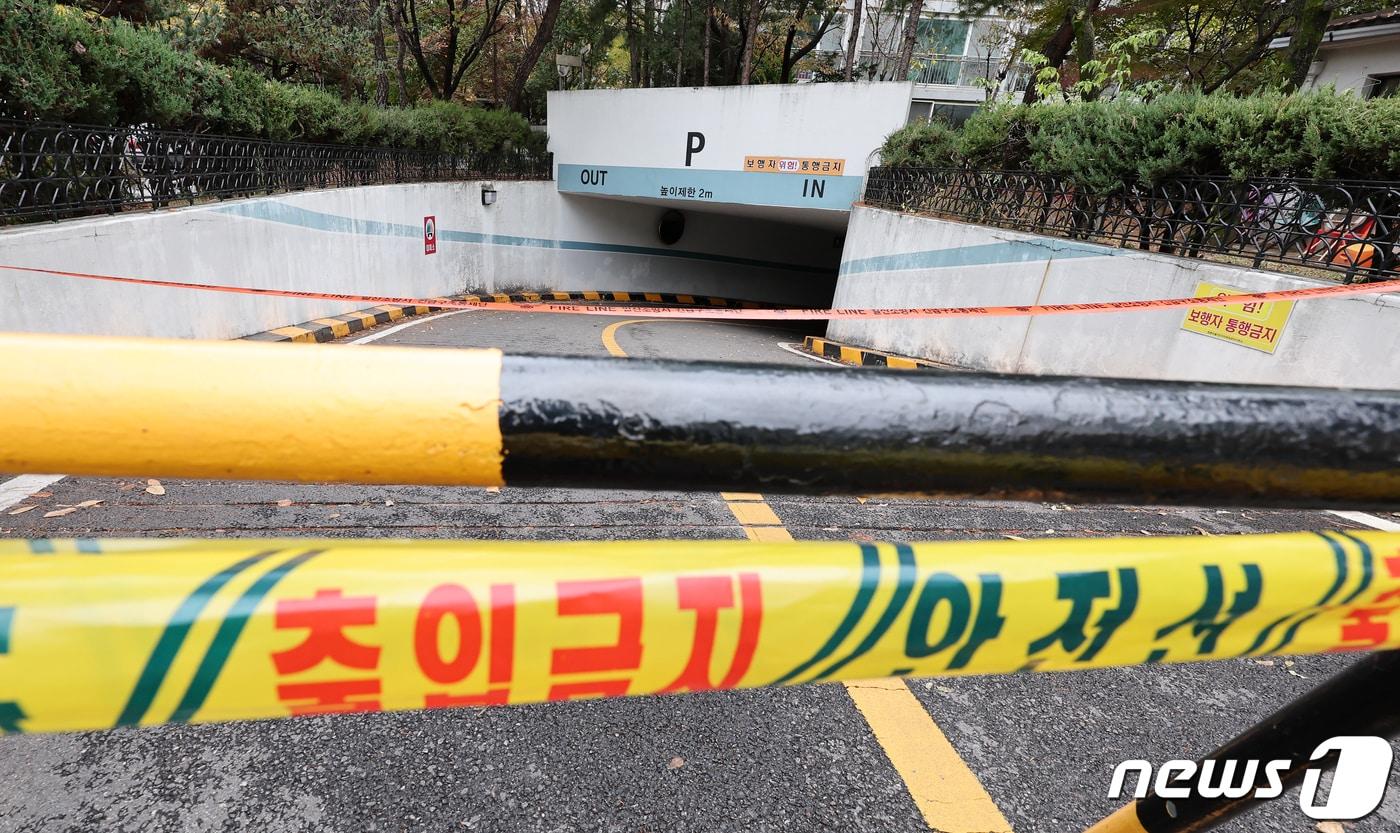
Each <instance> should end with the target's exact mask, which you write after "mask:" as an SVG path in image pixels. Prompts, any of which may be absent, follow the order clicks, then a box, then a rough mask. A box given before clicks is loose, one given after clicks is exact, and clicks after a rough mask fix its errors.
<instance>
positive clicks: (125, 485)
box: [117, 483, 136, 492]
mask: <svg viewBox="0 0 1400 833" xmlns="http://www.w3.org/2000/svg"><path fill="white" fill-rule="evenodd" d="M135 488H136V484H135V483H123V484H122V485H120V486H118V487H117V491H119V492H129V491H131V490H132V489H135Z"/></svg>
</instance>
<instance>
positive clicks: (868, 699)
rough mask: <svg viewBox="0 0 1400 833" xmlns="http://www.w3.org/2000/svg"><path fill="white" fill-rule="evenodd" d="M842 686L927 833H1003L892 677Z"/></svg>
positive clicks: (954, 755)
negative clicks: (930, 832)
mask: <svg viewBox="0 0 1400 833" xmlns="http://www.w3.org/2000/svg"><path fill="white" fill-rule="evenodd" d="M661 320H666V319H661ZM648 321H649V319H645V318H633V319H629V320H627V321H618V322H617V323H615V324H609V325H608V326H607V327H605V328H604V329H603V334H602V339H603V346H604V347H606V348H608V353H610V354H611V355H613V356H617V357H619V358H626V357H627V352H626V351H625V350H623V349H622V347H621V346H619V345H618V343H617V331H618V329H620V328H621V327H624V326H626V325H628V324H638V323H643V322H648ZM719 496H720V497H722V498H724V502H725V505H726V506H728V507H729V511H730V513H731V514H733V515H734V520H736V521H738V522H739V528H740V529H742V530H744V536H745V537H746V538H748V539H749V540H750V541H791V540H793V538H792V533H791V532H788V530H787V527H786V526H784V525H783V520H782V518H779V517H778V513H776V512H774V511H773V507H771V506H769V505H768V502H767V501H765V500H764V498H763V495H761V494H759V493H758V492H720V493H719ZM845 685H846V693H847V694H849V695H850V696H851V700H853V701H854V702H855V705H856V709H858V710H859V711H860V713H861V715H863V716H864V717H865V722H866V723H867V724H869V725H870V730H871V732H872V733H874V735H875V740H876V741H878V742H879V744H880V748H881V749H883V750H885V756H886V757H888V758H889V759H890V764H891V765H892V766H893V767H894V770H895V772H896V773H898V774H899V777H900V780H902V781H903V782H904V787H905V789H907V790H908V791H909V796H910V798H912V799H914V805H915V806H916V807H918V808H919V813H920V814H921V815H922V816H923V817H924V822H925V823H926V824H928V826H929V828H930V829H931V830H935V831H938V833H1011V825H1010V823H1008V822H1007V820H1006V817H1005V816H1003V815H1002V814H1001V811H1000V810H998V809H997V805H996V802H994V801H993V800H992V797H991V796H990V795H989V794H988V793H987V790H986V788H985V787H983V786H982V782H981V781H979V780H978V779H977V775H976V773H974V772H973V771H972V770H971V768H969V767H968V765H967V762H966V761H964V760H963V759H962V757H961V756H960V755H958V751H957V750H956V749H954V748H953V744H952V743H950V742H949V741H948V738H947V736H946V735H944V734H943V731H942V730H941V729H939V728H938V724H937V723H935V722H934V721H933V718H932V717H930V716H929V713H928V711H927V710H926V709H925V708H924V706H923V704H922V703H920V702H919V699H918V698H917V697H915V696H914V694H913V692H911V691H910V690H909V687H908V686H906V685H905V684H904V681H903V680H900V679H897V678H893V677H892V678H888V679H882V680H858V681H854V682H848V683H846V684H845Z"/></svg>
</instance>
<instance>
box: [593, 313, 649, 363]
mask: <svg viewBox="0 0 1400 833" xmlns="http://www.w3.org/2000/svg"><path fill="white" fill-rule="evenodd" d="M644 323H646V319H645V318H629V319H627V320H626V321H618V322H617V323H615V324H609V325H608V326H606V327H604V328H603V346H604V347H606V348H608V355H610V356H616V357H617V358H619V359H625V358H627V351H626V350H623V349H622V346H621V345H619V344H618V343H617V330H618V328H619V327H624V326H626V325H628V324H644Z"/></svg>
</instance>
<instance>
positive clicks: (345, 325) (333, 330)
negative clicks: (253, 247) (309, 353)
mask: <svg viewBox="0 0 1400 833" xmlns="http://www.w3.org/2000/svg"><path fill="white" fill-rule="evenodd" d="M450 300H454V301H474V302H477V303H481V304H493V303H494V304H512V303H514V304H536V303H540V302H541V301H612V302H618V301H621V302H630V303H650V304H677V305H683V306H701V307H727V308H731V309H764V308H766V307H769V306H771V304H764V303H760V302H758V301H741V300H737V299H734V298H720V297H718V296H714V295H687V294H684V293H677V292H604V291H597V292H496V293H491V294H484V295H453V296H451V298H450ZM441 309H444V307H435V306H432V305H430V304H381V305H379V306H377V307H370V308H369V309H365V310H359V311H358V312H349V313H346V314H344V315H328V316H326V317H324V318H313V319H311V320H310V321H303V322H302V323H300V324H292V325H290V326H287V327H278V328H277V329H275V330H267V331H266V332H261V333H254V334H253V335H250V336H244V337H243V340H245V341H293V342H300V343H304V344H313V343H319V342H325V341H334V340H335V339H337V338H344V337H345V336H348V335H350V334H351V333H358V332H360V331H361V330H367V329H369V328H370V327H374V326H377V325H379V324H387V323H389V322H390V321H398V320H399V319H401V318H408V317H411V316H414V315H426V314H427V313H430V312H437V311H438V310H441Z"/></svg>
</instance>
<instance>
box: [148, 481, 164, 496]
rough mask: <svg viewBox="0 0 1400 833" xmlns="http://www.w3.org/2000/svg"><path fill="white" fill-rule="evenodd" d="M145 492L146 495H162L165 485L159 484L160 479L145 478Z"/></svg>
mask: <svg viewBox="0 0 1400 833" xmlns="http://www.w3.org/2000/svg"><path fill="white" fill-rule="evenodd" d="M146 494H148V495H163V494H165V487H164V486H162V485H160V481H159V480H147V481H146Z"/></svg>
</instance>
